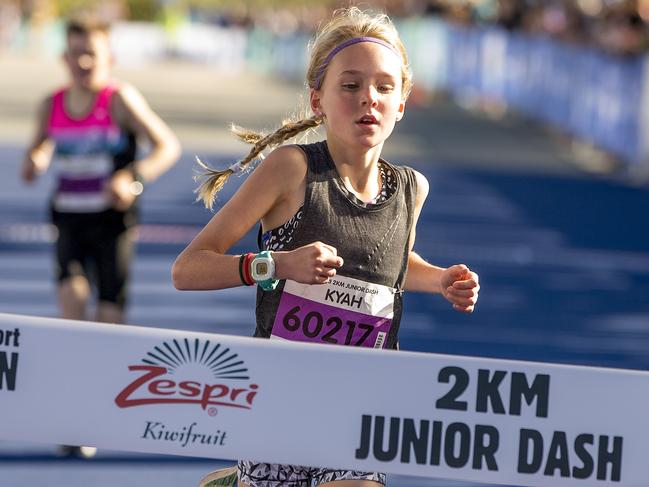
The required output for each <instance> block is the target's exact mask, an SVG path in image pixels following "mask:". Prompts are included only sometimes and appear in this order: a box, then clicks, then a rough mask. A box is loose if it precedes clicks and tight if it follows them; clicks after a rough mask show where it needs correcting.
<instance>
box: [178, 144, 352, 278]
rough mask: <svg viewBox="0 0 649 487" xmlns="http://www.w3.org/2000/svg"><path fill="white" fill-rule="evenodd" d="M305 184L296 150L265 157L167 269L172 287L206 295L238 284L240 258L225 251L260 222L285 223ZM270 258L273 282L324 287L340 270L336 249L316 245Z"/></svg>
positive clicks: (281, 150)
mask: <svg viewBox="0 0 649 487" xmlns="http://www.w3.org/2000/svg"><path fill="white" fill-rule="evenodd" d="M305 179H306V161H305V159H304V154H303V153H302V151H301V150H300V149H298V148H297V147H292V146H284V147H279V148H278V149H276V150H274V151H273V152H272V153H271V154H269V155H268V157H267V158H266V159H265V160H264V161H263V162H262V163H261V164H260V165H259V167H257V168H256V169H255V170H254V171H253V172H252V173H251V174H250V175H249V176H248V178H247V179H246V181H245V182H244V183H243V184H242V185H241V187H240V188H239V190H238V191H237V192H236V193H235V195H234V196H233V197H232V198H231V199H230V200H229V201H228V202H227V203H226V204H225V205H224V206H223V208H222V209H221V210H220V211H219V212H218V213H217V214H216V215H214V217H212V219H211V220H210V222H209V223H208V224H207V225H206V226H205V228H203V230H201V232H200V233H199V234H198V235H197V236H196V237H195V238H194V239H193V240H192V242H191V243H190V244H189V245H188V246H187V248H186V249H185V250H183V251H182V252H181V254H180V255H179V256H178V258H177V259H176V261H175V262H174V265H173V269H172V279H173V282H174V286H175V287H176V288H177V289H182V290H189V289H194V290H208V289H225V288H229V287H235V286H240V285H242V282H241V279H240V277H239V256H236V255H226V252H227V251H228V249H230V247H232V245H234V244H235V243H236V242H237V241H239V240H240V239H241V238H242V237H243V236H244V235H245V234H246V233H247V232H248V231H249V230H250V229H251V228H252V227H253V225H255V224H256V223H257V222H259V221H260V220H261V221H263V222H264V223H267V222H277V221H280V220H283V221H285V220H288V218H290V216H291V211H295V210H296V209H297V208H293V206H295V205H294V202H295V201H296V199H297V200H300V201H301V199H303V198H304V188H305ZM300 198H301V199H300ZM283 221H281V223H283ZM264 226H266V225H264ZM273 257H274V259H275V263H276V277H277V278H278V279H286V278H291V279H294V280H297V281H299V282H308V283H317V282H324V280H326V278H327V277H332V276H333V275H334V274H335V269H336V268H337V267H340V266H341V265H342V259H341V258H340V257H337V256H336V251H335V249H334V248H333V247H330V246H328V245H326V244H323V243H321V242H314V243H312V244H310V245H307V246H305V247H301V248H299V249H296V250H294V251H288V252H273Z"/></svg>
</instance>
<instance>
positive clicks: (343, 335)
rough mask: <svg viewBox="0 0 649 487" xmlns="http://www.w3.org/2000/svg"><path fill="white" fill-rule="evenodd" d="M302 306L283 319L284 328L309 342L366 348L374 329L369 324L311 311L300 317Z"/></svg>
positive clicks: (288, 313) (293, 309)
mask: <svg viewBox="0 0 649 487" xmlns="http://www.w3.org/2000/svg"><path fill="white" fill-rule="evenodd" d="M300 309H301V308H300V306H294V307H292V308H291V309H290V310H288V312H287V313H286V314H285V315H284V317H283V318H282V325H283V326H284V328H285V329H286V330H287V331H289V332H291V334H295V335H303V336H304V337H305V338H306V339H307V340H308V341H313V342H324V343H335V344H344V345H353V346H357V347H358V346H360V347H362V346H364V345H365V343H366V342H367V339H368V338H369V336H370V335H371V334H372V331H373V330H374V327H373V326H372V325H370V324H367V323H357V322H356V321H354V320H349V319H343V318H340V317H338V316H335V315H334V316H323V315H322V313H320V312H319V311H309V312H308V313H306V314H305V315H304V317H301V316H300V314H299V313H300Z"/></svg>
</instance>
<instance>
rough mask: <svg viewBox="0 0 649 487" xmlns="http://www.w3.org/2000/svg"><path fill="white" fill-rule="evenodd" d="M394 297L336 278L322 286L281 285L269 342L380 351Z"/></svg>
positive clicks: (382, 288) (385, 291) (358, 282)
mask: <svg viewBox="0 0 649 487" xmlns="http://www.w3.org/2000/svg"><path fill="white" fill-rule="evenodd" d="M395 292H396V291H395V289H394V288H391V287H388V286H382V285H380V284H372V283H369V282H365V281H361V280H359V279H353V278H351V277H345V276H340V275H337V276H336V277H334V278H333V279H331V280H330V282H329V283H327V284H300V283H298V282H295V281H291V280H287V281H286V285H285V286H284V291H283V293H282V297H281V299H280V303H279V308H278V309H277V315H276V316H275V322H274V323H273V331H272V334H271V338H276V339H284V340H293V341H300V342H315V343H334V344H340V345H352V346H355V347H368V348H385V346H386V338H387V336H388V333H389V331H390V328H391V327H392V318H393V316H394V295H395Z"/></svg>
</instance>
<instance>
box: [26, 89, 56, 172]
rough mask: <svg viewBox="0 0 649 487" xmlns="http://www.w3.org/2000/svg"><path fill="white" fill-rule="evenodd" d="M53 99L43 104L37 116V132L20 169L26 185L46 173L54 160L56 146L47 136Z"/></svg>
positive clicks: (47, 99)
mask: <svg viewBox="0 0 649 487" xmlns="http://www.w3.org/2000/svg"><path fill="white" fill-rule="evenodd" d="M51 100H52V99H51V97H48V98H46V99H45V100H44V101H43V102H41V104H40V106H39V107H38V112H37V114H36V132H35V133H34V136H33V138H32V141H31V143H30V144H29V148H28V149H27V151H26V153H25V157H24V158H23V161H22V165H21V168H20V176H21V178H22V179H23V181H25V182H26V183H31V182H33V181H34V180H35V179H36V178H37V177H38V176H40V175H41V174H42V173H44V172H45V171H46V170H47V168H48V167H49V165H50V161H51V160H52V153H53V152H54V144H53V143H52V141H51V140H50V139H49V137H48V136H47V122H48V120H49V117H50V107H51V105H52V101H51Z"/></svg>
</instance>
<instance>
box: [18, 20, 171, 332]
mask: <svg viewBox="0 0 649 487" xmlns="http://www.w3.org/2000/svg"><path fill="white" fill-rule="evenodd" d="M63 60H64V62H65V65H66V67H67V70H68V72H69V76H70V84H69V85H68V86H67V87H65V88H62V89H60V90H57V91H55V92H54V93H52V94H51V95H50V96H48V97H47V98H46V99H45V100H44V101H43V102H42V103H41V105H40V108H39V111H38V118H37V129H36V134H35V136H34V139H33V141H32V143H31V145H30V146H29V148H28V150H27V153H26V155H25V158H24V160H23V163H22V169H21V176H22V179H23V180H24V181H25V182H27V183H31V182H33V181H34V180H35V179H36V178H37V177H38V176H39V175H40V174H42V173H43V172H44V171H45V170H46V169H47V168H48V167H49V166H50V163H52V162H53V164H52V165H53V166H54V169H55V170H56V171H57V174H56V186H55V188H54V192H53V194H52V199H51V214H52V222H53V223H54V225H55V226H56V229H57V233H58V235H57V241H56V264H57V269H56V274H57V279H58V301H59V307H60V316H61V317H62V318H67V319H77V320H82V319H85V318H87V316H86V305H87V302H88V300H89V298H90V294H91V285H90V282H93V283H94V284H95V285H96V290H97V294H98V296H97V298H98V303H97V308H96V315H95V316H94V319H96V320H97V321H102V322H112V323H122V322H123V321H124V307H125V303H126V284H127V280H128V273H129V267H130V263H131V257H132V253H133V241H132V238H131V233H132V232H131V231H130V230H131V228H132V227H133V226H134V225H135V224H136V220H137V214H136V208H135V202H136V198H137V196H138V195H139V194H140V193H141V192H142V190H143V188H144V185H146V184H147V183H149V182H151V181H153V180H155V179H156V178H157V177H158V176H160V175H161V174H162V173H164V172H165V171H166V170H168V169H169V168H170V167H171V166H172V165H173V164H174V163H175V162H176V160H177V159H178V157H179V154H180V145H179V143H178V140H177V138H176V137H175V135H174V134H173V133H172V132H171V130H170V129H169V127H168V126H167V125H166V124H165V123H164V122H163V121H162V120H161V119H160V117H159V116H158V115H156V114H155V113H154V112H153V110H152V109H151V108H150V107H149V105H148V103H147V102H146V101H145V99H144V98H143V97H142V95H141V94H140V93H139V92H138V91H137V90H136V89H135V88H134V87H132V86H130V85H128V84H125V83H122V82H119V81H117V80H115V79H113V78H112V77H111V67H112V62H113V60H112V57H111V52H110V43H109V27H108V25H107V24H104V23H101V22H99V21H96V20H94V19H82V20H72V21H69V22H68V24H67V27H66V50H65V52H64V54H63ZM138 137H144V138H145V139H146V140H148V142H149V143H150V145H151V150H150V151H149V153H148V154H147V155H146V156H145V157H143V158H142V159H138V160H136V146H135V144H136V139H137V138H138ZM91 265H92V267H90V266H91Z"/></svg>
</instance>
